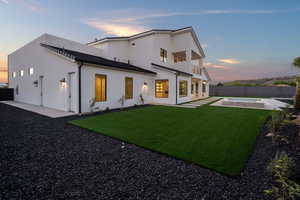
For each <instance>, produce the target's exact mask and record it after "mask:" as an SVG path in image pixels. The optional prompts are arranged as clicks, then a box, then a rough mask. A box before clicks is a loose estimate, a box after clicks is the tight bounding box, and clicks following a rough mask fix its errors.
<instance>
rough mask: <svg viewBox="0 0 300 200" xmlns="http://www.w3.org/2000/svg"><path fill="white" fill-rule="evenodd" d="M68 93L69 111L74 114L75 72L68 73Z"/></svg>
mask: <svg viewBox="0 0 300 200" xmlns="http://www.w3.org/2000/svg"><path fill="white" fill-rule="evenodd" d="M68 85H69V91H68V99H69V111H70V112H75V108H76V103H75V72H70V73H69V84H68Z"/></svg>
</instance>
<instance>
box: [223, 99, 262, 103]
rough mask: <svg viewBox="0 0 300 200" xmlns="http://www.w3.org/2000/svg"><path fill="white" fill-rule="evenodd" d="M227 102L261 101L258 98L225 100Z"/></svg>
mask: <svg viewBox="0 0 300 200" xmlns="http://www.w3.org/2000/svg"><path fill="white" fill-rule="evenodd" d="M226 100H227V101H234V102H260V101H261V99H258V98H226Z"/></svg>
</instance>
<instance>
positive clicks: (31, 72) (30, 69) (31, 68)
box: [28, 67, 33, 76]
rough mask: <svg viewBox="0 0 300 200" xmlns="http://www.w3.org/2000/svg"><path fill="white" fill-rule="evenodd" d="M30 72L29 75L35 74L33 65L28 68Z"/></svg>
mask: <svg viewBox="0 0 300 200" xmlns="http://www.w3.org/2000/svg"><path fill="white" fill-rule="evenodd" d="M28 74H29V76H31V75H33V67H30V68H29V69H28Z"/></svg>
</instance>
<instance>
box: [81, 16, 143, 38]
mask: <svg viewBox="0 0 300 200" xmlns="http://www.w3.org/2000/svg"><path fill="white" fill-rule="evenodd" d="M85 23H86V24H88V25H90V26H92V27H94V28H96V29H98V30H101V31H103V32H105V33H106V34H109V35H117V36H130V35H134V34H136V33H140V32H143V31H145V30H146V27H145V26H143V25H138V24H128V23H115V22H110V21H98V20H93V19H90V20H87V21H86V22H85Z"/></svg>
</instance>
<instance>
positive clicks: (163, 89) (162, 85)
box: [155, 80, 169, 98]
mask: <svg viewBox="0 0 300 200" xmlns="http://www.w3.org/2000/svg"><path fill="white" fill-rule="evenodd" d="M168 96H169V81H168V80H156V81H155V97H157V98H168Z"/></svg>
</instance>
